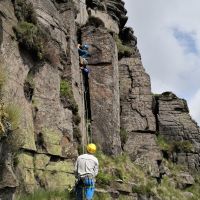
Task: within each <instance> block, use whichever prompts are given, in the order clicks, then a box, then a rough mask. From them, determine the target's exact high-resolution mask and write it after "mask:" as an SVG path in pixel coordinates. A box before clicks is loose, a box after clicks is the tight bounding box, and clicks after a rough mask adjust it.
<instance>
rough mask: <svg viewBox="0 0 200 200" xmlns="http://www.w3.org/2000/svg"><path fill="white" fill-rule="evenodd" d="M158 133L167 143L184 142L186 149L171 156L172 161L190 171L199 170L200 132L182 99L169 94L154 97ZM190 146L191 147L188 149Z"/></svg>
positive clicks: (181, 149)
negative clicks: (155, 100)
mask: <svg viewBox="0 0 200 200" xmlns="http://www.w3.org/2000/svg"><path fill="white" fill-rule="evenodd" d="M156 99H157V110H158V113H157V117H158V125H159V133H160V135H162V136H163V137H164V138H166V139H167V140H168V141H169V142H174V141H176V142H179V143H178V144H179V145H181V142H183V144H184V142H186V144H188V145H187V146H186V147H188V148H184V147H183V148H181V147H180V149H179V150H178V152H175V154H173V157H174V158H173V160H174V161H175V162H177V163H179V164H184V165H186V166H188V167H189V168H190V169H197V170H198V169H199V163H200V156H199V155H200V132H199V127H198V125H197V123H196V122H195V121H194V120H192V118H191V116H190V115H189V111H188V106H187V103H186V101H185V100H184V99H179V98H178V97H177V96H176V95H175V94H173V93H171V92H165V93H163V94H162V95H160V96H158V97H156ZM190 146H191V147H190Z"/></svg>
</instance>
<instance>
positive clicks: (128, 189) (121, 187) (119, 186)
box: [111, 181, 132, 194]
mask: <svg viewBox="0 0 200 200" xmlns="http://www.w3.org/2000/svg"><path fill="white" fill-rule="evenodd" d="M111 187H112V188H113V189H114V190H117V191H119V192H122V193H126V194H129V193H132V185H130V184H128V183H119V182H117V181H114V182H112V185H111Z"/></svg>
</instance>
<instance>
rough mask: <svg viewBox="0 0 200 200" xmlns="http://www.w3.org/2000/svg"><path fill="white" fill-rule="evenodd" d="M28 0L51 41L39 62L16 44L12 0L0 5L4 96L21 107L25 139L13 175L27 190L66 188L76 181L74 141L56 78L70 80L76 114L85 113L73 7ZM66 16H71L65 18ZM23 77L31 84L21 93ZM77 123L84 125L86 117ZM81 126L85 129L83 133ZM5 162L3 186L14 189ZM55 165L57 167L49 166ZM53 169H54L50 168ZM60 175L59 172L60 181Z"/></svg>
mask: <svg viewBox="0 0 200 200" xmlns="http://www.w3.org/2000/svg"><path fill="white" fill-rule="evenodd" d="M15 3H17V1H15ZM31 3H32V5H33V8H32V9H34V11H35V13H36V16H37V20H38V26H41V27H42V28H44V29H45V30H46V32H47V33H50V35H49V37H50V38H51V41H52V42H51V43H46V45H47V46H48V53H47V54H48V55H49V58H50V60H49V61H48V62H43V61H39V62H38V61H37V60H36V59H34V57H33V55H32V54H30V52H29V51H25V50H24V49H22V48H21V47H20V48H19V47H18V43H17V41H16V40H14V38H15V34H14V32H13V27H14V26H17V22H18V20H17V18H16V17H15V11H14V8H15V7H14V6H13V3H12V2H11V1H3V2H2V1H1V2H0V7H1V10H3V12H4V17H3V18H2V16H1V19H2V27H3V30H4V32H3V41H2V44H1V56H2V57H3V58H4V60H5V62H4V65H6V66H8V67H7V70H8V75H9V78H8V80H7V83H6V85H5V91H6V94H7V97H6V96H5V99H6V101H11V99H12V102H13V103H14V101H13V99H14V100H15V104H17V105H18V107H20V108H21V109H22V113H23V114H22V117H21V122H20V127H19V128H20V130H21V133H22V134H23V140H24V142H23V146H22V153H21V154H20V155H19V164H18V165H17V167H16V171H17V179H18V180H20V181H21V184H20V186H21V187H22V186H24V187H25V188H23V189H24V190H25V191H26V192H33V191H34V190H35V189H37V188H39V187H44V188H53V187H54V186H55V187H60V188H66V187H72V185H73V184H74V176H73V175H72V173H73V162H72V160H70V161H69V159H73V158H75V157H76V156H77V144H75V143H74V140H73V137H74V136H73V132H74V131H73V126H74V122H73V120H72V116H73V112H72V111H71V110H70V109H68V108H64V107H63V105H62V103H61V101H60V83H61V79H62V78H63V77H65V78H66V79H68V81H69V82H70V84H71V88H72V92H73V94H74V99H75V101H76V103H77V104H78V106H79V111H78V112H79V115H80V116H83V114H84V111H83V109H84V107H83V101H82V93H81V91H82V88H81V87H82V84H81V73H80V71H79V63H78V61H77V57H78V52H77V51H76V45H77V43H76V39H75V38H76V34H75V32H76V29H75V17H74V16H73V15H72V14H73V10H70V8H69V7H64V8H63V7H62V13H60V11H59V9H61V8H60V7H59V6H58V5H57V6H58V7H57V6H56V5H55V4H54V3H53V2H52V1H37V0H35V1H31ZM66 6H67V5H66ZM72 8H73V7H72ZM69 16H72V17H73V18H68V17H69ZM8 19H9V20H8ZM72 19H74V20H72ZM67 22H73V23H67ZM70 31H71V32H70ZM69 35H70V37H69ZM74 49H75V50H74ZM74 52H75V53H74ZM74 54H75V55H74ZM75 60H76V62H74V61H75ZM72 62H73V64H72ZM69 77H70V78H69ZM24 83H29V84H26V85H29V86H30V85H31V86H32V92H30V93H29V96H28V98H27V96H26V93H24V92H25V91H26V92H27V89H28V87H26V90H25V89H24ZM79 126H80V128H81V127H85V125H84V118H82V121H81V123H80V124H79ZM84 131H85V130H84V129H83V135H84ZM40 155H44V156H43V157H42V156H40ZM36 158H37V159H36ZM38 158H40V159H43V158H45V160H46V163H45V164H44V167H43V168H42V169H40V168H38V166H37V165H39V164H38V161H37V163H36V164H35V163H34V161H35V160H38ZM45 160H44V162H45ZM9 162H11V161H9ZM3 163H4V167H3V168H1V172H3V175H2V176H3V177H7V179H6V180H4V185H3V186H2V187H1V189H3V188H7V187H12V188H13V189H15V188H16V186H17V185H16V184H15V181H11V182H12V184H13V185H12V186H9V184H10V183H9V181H10V180H11V179H9V180H8V177H11V176H10V175H8V172H10V174H11V175H14V174H12V173H11V172H12V171H11V168H10V167H9V166H7V164H6V163H7V161H6V160H4V161H3ZM67 163H70V167H69V168H68V167H67V168H68V169H67V170H66V169H63V166H69V165H67ZM54 165H56V168H55V169H52V170H51V169H50V168H51V167H53V166H54ZM6 171H7V172H6ZM52 171H55V172H56V173H53V174H52ZM59 177H62V183H61V182H60V180H59ZM12 180H14V177H13V179H12ZM56 180H57V181H56ZM55 187H54V188H55ZM7 193H8V192H7Z"/></svg>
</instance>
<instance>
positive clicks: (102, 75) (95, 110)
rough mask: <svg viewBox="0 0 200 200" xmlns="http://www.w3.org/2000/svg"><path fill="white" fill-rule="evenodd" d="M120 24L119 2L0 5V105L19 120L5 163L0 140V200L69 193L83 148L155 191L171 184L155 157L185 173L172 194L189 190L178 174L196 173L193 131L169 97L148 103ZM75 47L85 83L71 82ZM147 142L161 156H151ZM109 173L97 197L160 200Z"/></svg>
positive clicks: (51, 0)
mask: <svg viewBox="0 0 200 200" xmlns="http://www.w3.org/2000/svg"><path fill="white" fill-rule="evenodd" d="M26 11H28V12H26ZM126 21H127V16H126V9H125V8H124V2H123V1H122V0H119V1H114V0H101V1H100V0H82V1H79V0H62V1H59V0H45V1H41V0H15V1H14V0H13V1H11V0H4V1H0V54H1V55H0V65H4V66H3V69H4V70H3V71H6V74H7V75H8V78H7V82H6V84H5V86H4V91H5V92H4V98H3V99H0V100H2V101H5V102H12V103H13V104H14V105H16V106H17V107H19V108H20V110H21V112H22V114H21V117H20V123H19V125H18V126H17V130H19V138H20V136H22V139H21V141H20V152H19V151H17V150H16V151H17V155H16V157H15V159H14V157H13V151H11V149H9V147H8V146H9V145H8V143H7V141H6V140H5V139H2V138H1V137H0V199H3V200H4V199H5V200H7V199H9V200H10V199H13V198H14V193H15V191H16V190H18V191H23V192H24V191H25V192H26V193H32V192H33V191H34V190H37V189H40V188H44V189H48V190H54V189H57V190H63V189H65V188H68V189H71V188H72V187H73V185H74V174H73V170H74V165H73V163H74V159H76V157H77V156H78V151H79V153H80V152H81V150H82V149H83V147H84V145H85V144H86V143H87V142H90V141H92V142H95V143H97V144H98V145H99V147H100V148H101V149H102V151H103V152H104V153H106V154H108V155H114V156H117V155H119V154H121V153H122V152H125V154H128V155H129V156H130V158H131V161H132V162H134V163H135V164H136V165H140V166H141V167H142V169H143V171H145V172H146V174H148V176H149V177H151V178H152V177H153V178H154V182H155V183H156V180H157V181H158V183H161V182H162V178H163V176H164V175H165V176H172V175H171V174H170V172H169V173H168V172H167V171H170V169H168V167H167V166H164V164H163V163H165V162H163V157H164V158H165V159H170V160H171V161H173V162H174V163H176V164H182V165H185V166H187V168H188V170H185V171H184V172H181V173H179V174H178V175H177V176H176V178H177V179H178V180H180V184H178V185H177V187H178V188H180V189H185V188H186V187H189V186H191V185H192V184H194V181H195V180H194V179H193V177H192V176H191V174H190V173H189V172H187V171H189V170H191V169H192V170H194V169H195V170H199V166H200V128H199V127H198V125H197V124H196V123H195V122H194V121H193V120H192V119H191V117H190V115H189V111H188V107H187V103H186V101H185V100H183V99H179V98H178V97H176V95H174V94H173V93H171V92H166V93H163V94H162V95H155V96H153V95H152V93H151V84H150V77H149V75H148V74H147V73H146V72H145V69H144V67H143V65H142V61H141V56H140V53H139V50H138V48H137V38H136V37H135V36H134V31H133V29H132V28H130V27H125V24H126ZM78 43H83V44H88V45H89V53H90V55H91V56H90V58H88V67H89V69H90V75H89V79H88V78H87V77H85V76H83V74H82V72H81V68H80V65H79V57H78V51H77V44H78ZM0 75H1V71H0ZM0 78H1V77H0ZM0 92H1V91H0ZM0 120H2V119H0ZM0 122H1V121H0ZM0 125H1V124H0ZM157 136H159V137H160V136H161V137H162V138H164V139H165V140H166V141H168V142H169V143H170V144H169V145H171V146H170V151H169V149H168V150H167V152H166V150H165V151H164V150H163V149H161V148H160V146H159V144H158V143H159V142H158V140H157ZM10 146H12V145H10ZM168 147H169V146H168ZM15 153H16V152H15ZM104 156H105V155H104ZM114 156H113V157H114ZM122 164H123V163H122ZM124 167H125V168H124ZM128 167H129V166H123V167H122V168H124V170H127V171H129V169H128ZM109 172H110V173H111V174H113V175H114V176H116V177H118V178H120V179H119V180H112V183H111V184H110V185H109V187H110V188H111V189H109V190H101V191H103V193H105V194H106V197H107V195H108V196H109V197H108V198H111V197H112V199H117V198H121V197H122V198H124V199H135V200H141V199H160V198H157V197H156V196H155V195H152V194H146V193H148V191H149V188H145V187H146V185H145V184H143V185H134V183H132V182H131V183H130V182H126V178H125V177H123V176H122V172H121V171H120V169H118V168H115V167H114V168H113V169H110V171H109ZM129 178H130V177H129ZM170 178H171V177H170ZM106 180H107V179H106ZM108 182H109V181H108ZM144 182H146V180H145V181H144ZM134 186H135V188H134ZM136 186H137V187H138V188H137V187H136ZM141 187H144V188H141ZM134 189H135V190H134ZM137 189H138V190H139V191H137ZM142 190H143V191H142ZM134 192H137V193H134ZM142 192H144V194H143V193H142ZM187 195H191V194H187Z"/></svg>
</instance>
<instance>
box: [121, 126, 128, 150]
mask: <svg viewBox="0 0 200 200" xmlns="http://www.w3.org/2000/svg"><path fill="white" fill-rule="evenodd" d="M120 139H121V143H122V147H123V146H124V145H125V144H126V142H127V140H128V132H127V131H126V129H124V128H121V129H120Z"/></svg>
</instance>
